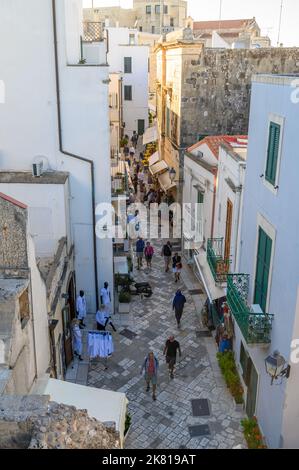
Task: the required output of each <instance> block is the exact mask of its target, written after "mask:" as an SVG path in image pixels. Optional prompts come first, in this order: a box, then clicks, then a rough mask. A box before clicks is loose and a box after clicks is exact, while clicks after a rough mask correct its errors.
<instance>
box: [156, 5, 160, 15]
mask: <svg viewBox="0 0 299 470" xmlns="http://www.w3.org/2000/svg"><path fill="white" fill-rule="evenodd" d="M155 13H156V15H160V5H155Z"/></svg>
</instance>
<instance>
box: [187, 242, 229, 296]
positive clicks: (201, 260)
mask: <svg viewBox="0 0 299 470" xmlns="http://www.w3.org/2000/svg"><path fill="white" fill-rule="evenodd" d="M194 261H195V264H196V267H197V269H198V273H199V275H200V278H201V280H202V283H203V285H204V288H205V291H206V294H207V296H208V298H209V301H210V302H211V303H212V302H213V300H216V299H221V298H222V297H225V296H226V291H225V289H223V288H222V287H218V286H217V285H216V284H215V279H214V278H213V275H212V273H211V270H210V266H209V265H208V261H207V252H206V251H204V250H200V251H199V253H198V255H194Z"/></svg>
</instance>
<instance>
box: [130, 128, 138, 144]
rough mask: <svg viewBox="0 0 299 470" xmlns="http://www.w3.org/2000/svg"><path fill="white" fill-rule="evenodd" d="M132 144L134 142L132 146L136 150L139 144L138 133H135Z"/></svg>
mask: <svg viewBox="0 0 299 470" xmlns="http://www.w3.org/2000/svg"><path fill="white" fill-rule="evenodd" d="M131 142H132V145H133V146H134V147H135V148H136V146H137V143H138V134H137V132H136V131H133V135H132V138H131Z"/></svg>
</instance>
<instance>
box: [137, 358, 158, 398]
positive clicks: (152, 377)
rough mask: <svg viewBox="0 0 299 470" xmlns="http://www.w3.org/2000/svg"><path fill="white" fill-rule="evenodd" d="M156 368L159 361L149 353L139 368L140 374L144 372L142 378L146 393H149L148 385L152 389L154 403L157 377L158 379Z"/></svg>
mask: <svg viewBox="0 0 299 470" xmlns="http://www.w3.org/2000/svg"><path fill="white" fill-rule="evenodd" d="M158 367H159V361H158V359H157V358H156V356H155V355H154V353H153V352H152V351H151V352H149V354H148V355H147V357H146V358H145V359H144V362H143V364H142V367H141V371H140V374H142V372H143V371H144V378H145V381H146V392H149V391H150V384H152V387H153V400H154V401H155V400H156V399H157V398H156V389H157V377H158Z"/></svg>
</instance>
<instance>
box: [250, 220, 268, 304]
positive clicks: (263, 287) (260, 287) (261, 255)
mask: <svg viewBox="0 0 299 470" xmlns="http://www.w3.org/2000/svg"><path fill="white" fill-rule="evenodd" d="M271 252H272V240H271V238H270V237H269V236H268V235H267V234H266V232H264V230H263V229H262V228H261V227H259V240H258V248H257V260H256V274H255V289H254V303H255V304H259V305H260V307H261V309H262V310H263V311H264V312H265V311H266V306H267V295H268V283H269V274H270V263H271Z"/></svg>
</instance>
